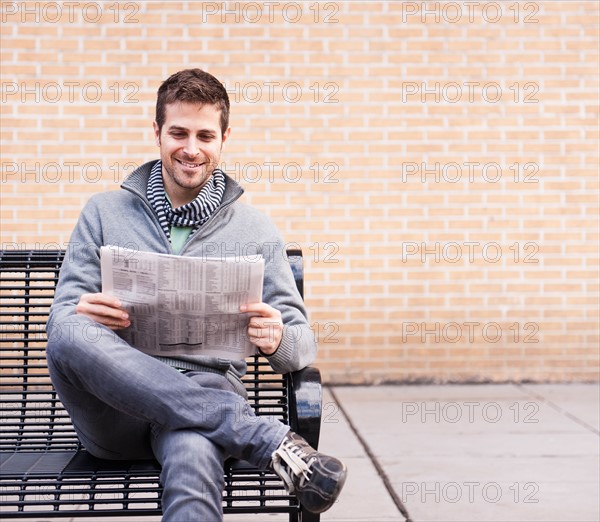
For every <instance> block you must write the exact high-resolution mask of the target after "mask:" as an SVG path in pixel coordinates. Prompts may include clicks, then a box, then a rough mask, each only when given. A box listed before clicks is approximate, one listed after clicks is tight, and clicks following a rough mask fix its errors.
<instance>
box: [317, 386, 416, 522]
mask: <svg viewBox="0 0 600 522" xmlns="http://www.w3.org/2000/svg"><path fill="white" fill-rule="evenodd" d="M327 388H328V389H329V392H330V393H331V396H332V397H333V400H334V401H335V402H336V404H337V407H338V408H339V409H340V411H341V412H342V415H343V416H344V418H345V419H346V422H347V423H348V425H349V426H350V429H351V430H352V433H354V435H355V436H356V438H357V439H358V441H359V442H360V444H361V446H362V447H363V449H364V450H365V453H366V454H367V456H368V457H369V460H370V461H371V463H372V464H373V466H374V467H375V469H376V470H377V473H378V474H379V476H380V477H381V480H382V481H383V485H384V486H385V489H386V490H387V492H388V494H389V495H390V497H391V499H392V501H393V502H394V504H395V506H396V508H397V509H398V511H399V512H400V513H401V514H402V516H403V517H404V518H405V522H414V521H413V520H412V519H411V518H410V515H409V513H408V510H407V509H406V506H405V505H404V503H403V502H402V499H401V498H400V497H399V496H398V494H397V493H396V490H394V487H393V486H392V483H391V481H390V479H389V477H388V476H387V473H386V472H385V470H384V469H383V466H382V465H381V464H380V463H379V461H378V460H377V457H376V456H375V454H374V453H373V451H371V448H370V446H369V444H368V443H367V441H366V440H365V439H364V438H363V437H362V435H361V434H360V433H359V431H358V429H357V428H356V426H355V425H354V423H353V422H352V419H350V416H349V415H348V412H347V411H346V409H345V408H344V407H343V406H342V403H341V402H340V400H339V399H338V396H337V394H336V393H335V390H334V389H333V388H332V387H331V386H328V387H327Z"/></svg>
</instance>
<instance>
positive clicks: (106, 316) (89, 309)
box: [75, 292, 131, 330]
mask: <svg viewBox="0 0 600 522" xmlns="http://www.w3.org/2000/svg"><path fill="white" fill-rule="evenodd" d="M75 311H76V312H77V313H78V314H81V315H85V316H87V317H89V318H90V319H93V320H94V321H96V322H98V323H100V324H103V325H104V326H107V327H108V328H110V329H111V330H120V329H121V328H127V327H128V326H129V325H130V324H131V321H130V320H129V314H128V313H127V311H126V310H125V309H124V308H123V305H122V304H121V302H120V301H119V300H118V299H117V298H116V297H115V296H113V295H108V294H103V293H100V292H99V293H97V294H83V295H82V296H81V297H80V298H79V302H78V303H77V306H76V307H75Z"/></svg>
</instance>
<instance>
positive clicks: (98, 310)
mask: <svg viewBox="0 0 600 522" xmlns="http://www.w3.org/2000/svg"><path fill="white" fill-rule="evenodd" d="M75 311H76V312H77V313H81V314H86V315H95V316H100V317H105V318H108V319H118V320H123V319H128V318H129V314H128V313H127V312H126V311H125V310H123V309H121V308H112V307H110V306H106V305H101V304H90V303H86V302H83V303H81V302H80V303H78V304H77V306H76V307H75Z"/></svg>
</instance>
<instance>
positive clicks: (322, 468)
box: [271, 431, 346, 513]
mask: <svg viewBox="0 0 600 522" xmlns="http://www.w3.org/2000/svg"><path fill="white" fill-rule="evenodd" d="M271 465H272V467H273V470H274V471H275V473H277V475H279V476H280V477H281V479H282V480H283V482H284V483H285V485H286V487H287V489H288V492H289V493H290V494H292V493H296V496H297V497H298V500H299V501H300V504H302V505H303V506H304V507H305V508H306V509H307V510H308V511H310V512H311V513H322V512H323V511H327V510H328V509H329V508H330V507H331V506H332V505H333V503H334V502H335V501H336V500H337V498H338V496H339V494H340V491H341V490H342V487H343V486H344V482H346V466H345V465H344V463H343V462H341V461H339V460H338V459H336V458H333V457H329V456H328V455H324V454H323V453H319V452H318V451H317V450H315V449H313V448H312V447H311V446H310V445H309V444H308V442H306V441H305V440H304V439H303V438H302V437H300V435H298V434H297V433H294V432H292V431H290V432H288V434H287V435H286V436H285V438H284V439H283V442H282V443H281V445H280V446H279V448H277V449H276V450H275V451H274V452H273V455H272V461H271Z"/></svg>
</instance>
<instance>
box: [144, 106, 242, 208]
mask: <svg viewBox="0 0 600 522" xmlns="http://www.w3.org/2000/svg"><path fill="white" fill-rule="evenodd" d="M220 118H221V111H219V110H218V109H217V108H216V107H215V106H214V105H208V104H206V105H196V104H191V103H173V104H170V105H167V106H166V110H165V123H164V124H163V127H162V129H161V130H160V132H159V130H158V125H157V124H156V122H154V134H155V136H156V143H157V145H158V146H159V147H160V159H161V161H162V175H163V182H164V184H165V190H166V191H167V194H168V195H169V198H170V199H171V204H172V205H173V207H174V208H177V207H180V206H181V205H185V204H186V203H189V202H190V201H192V200H193V199H194V198H195V197H196V196H197V195H198V193H199V192H200V190H201V189H202V187H203V186H204V185H205V184H206V182H207V181H208V180H209V179H210V177H211V175H212V173H213V170H215V168H217V166H218V165H219V161H220V158H221V150H222V148H223V144H224V143H225V141H226V140H227V138H228V137H229V133H230V132H231V128H228V129H227V130H226V131H225V135H221V123H220Z"/></svg>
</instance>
